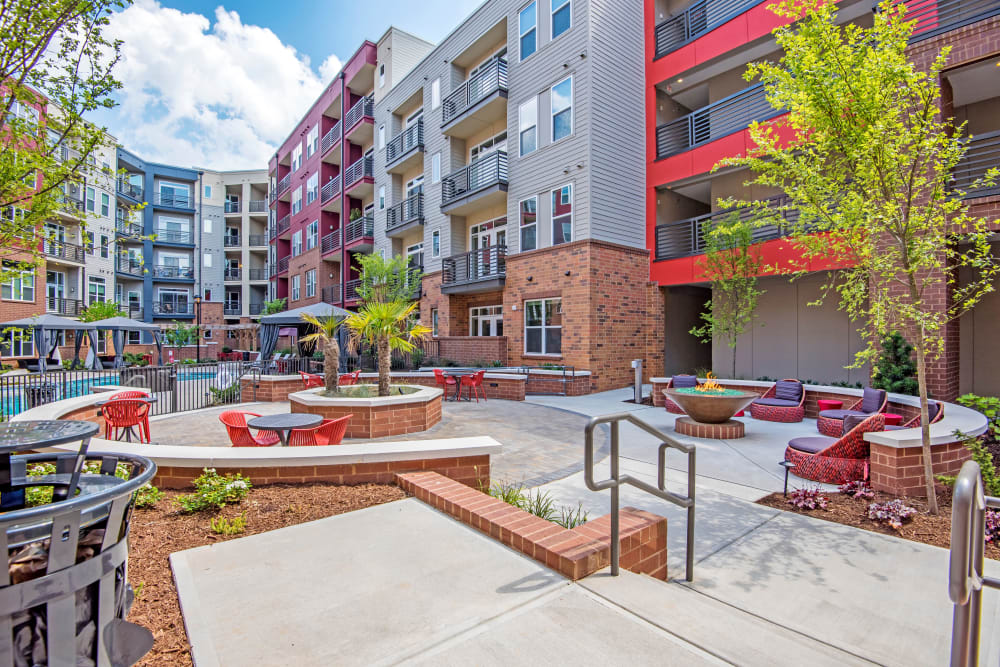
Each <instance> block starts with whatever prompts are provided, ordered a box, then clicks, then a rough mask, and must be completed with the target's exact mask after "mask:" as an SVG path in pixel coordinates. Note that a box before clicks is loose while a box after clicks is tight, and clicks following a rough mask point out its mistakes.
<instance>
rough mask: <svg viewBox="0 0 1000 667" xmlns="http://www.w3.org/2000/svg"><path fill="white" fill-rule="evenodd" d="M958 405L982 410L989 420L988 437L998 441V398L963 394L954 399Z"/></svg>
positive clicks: (999, 428)
mask: <svg viewBox="0 0 1000 667" xmlns="http://www.w3.org/2000/svg"><path fill="white" fill-rule="evenodd" d="M955 402H956V403H958V404H959V405H962V406H965V407H967V408H972V409H973V410H976V411H977V412H982V413H983V414H984V415H986V419H987V420H989V430H988V431H987V434H988V437H989V438H990V440H991V441H992V442H998V441H1000V398H996V397H994V396H977V395H976V394H965V395H963V396H959V397H958V399H956V401H955Z"/></svg>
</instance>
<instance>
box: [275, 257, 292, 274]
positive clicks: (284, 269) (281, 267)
mask: <svg viewBox="0 0 1000 667" xmlns="http://www.w3.org/2000/svg"><path fill="white" fill-rule="evenodd" d="M290 259H291V256H288V257H282V258H281V259H279V260H278V275H280V274H282V273H288V260H290Z"/></svg>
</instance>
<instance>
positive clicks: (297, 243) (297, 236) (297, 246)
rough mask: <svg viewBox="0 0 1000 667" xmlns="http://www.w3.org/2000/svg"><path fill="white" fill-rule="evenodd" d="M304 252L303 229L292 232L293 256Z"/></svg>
mask: <svg viewBox="0 0 1000 667" xmlns="http://www.w3.org/2000/svg"><path fill="white" fill-rule="evenodd" d="M301 254H302V230H301V229H300V230H299V231H297V232H295V233H294V234H292V257H296V256H298V255H301Z"/></svg>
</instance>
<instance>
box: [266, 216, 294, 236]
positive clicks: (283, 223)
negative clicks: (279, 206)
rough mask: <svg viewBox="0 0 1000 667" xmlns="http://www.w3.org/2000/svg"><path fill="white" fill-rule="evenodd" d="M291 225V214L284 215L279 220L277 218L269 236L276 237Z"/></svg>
mask: <svg viewBox="0 0 1000 667" xmlns="http://www.w3.org/2000/svg"><path fill="white" fill-rule="evenodd" d="M291 226H292V216H291V214H288V215H286V216H285V217H283V218H282V219H281V220H278V222H277V224H276V225H275V226H274V227H273V230H274V232H273V233H272V234H271V238H272V239H273V238H277V237H278V236H281V235H282V234H284V233H285V232H287V231H288V228H289V227H291Z"/></svg>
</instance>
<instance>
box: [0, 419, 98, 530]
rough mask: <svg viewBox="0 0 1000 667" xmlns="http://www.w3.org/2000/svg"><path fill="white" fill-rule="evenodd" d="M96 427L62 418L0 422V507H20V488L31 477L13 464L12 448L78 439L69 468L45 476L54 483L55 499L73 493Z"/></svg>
mask: <svg viewBox="0 0 1000 667" xmlns="http://www.w3.org/2000/svg"><path fill="white" fill-rule="evenodd" d="M99 430H100V427H99V426H98V425H97V424H95V423H93V422H85V421H75V420H66V419H58V420H46V421H23V422H7V423H4V424H0V498H2V500H0V510H7V509H14V508H18V507H24V500H25V497H24V490H25V488H26V487H28V486H31V485H32V482H33V481H35V480H31V479H29V478H28V476H27V473H26V471H25V468H24V465H23V464H21V465H16V466H15V465H13V464H14V463H16V462H17V457H13V456H12V454H13V453H14V452H19V451H22V452H23V451H25V450H32V449H41V448H43V447H52V446H53V445H61V444H64V443H67V442H77V441H79V442H80V450H79V451H78V452H77V455H76V463H75V464H74V466H73V470H72V472H70V473H61V474H59V475H50V476H49V478H50V479H51V480H52V481H51V483H52V485H53V486H56V487H57V489H56V493H55V495H54V496H53V497H54V498H55V499H65V498H72V497H74V496H75V495H76V490H77V486H78V485H79V482H80V472H81V470H82V468H83V460H84V459H85V458H86V457H87V447H89V446H90V438H91V437H93V436H94V435H97V432H98V431H99Z"/></svg>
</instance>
